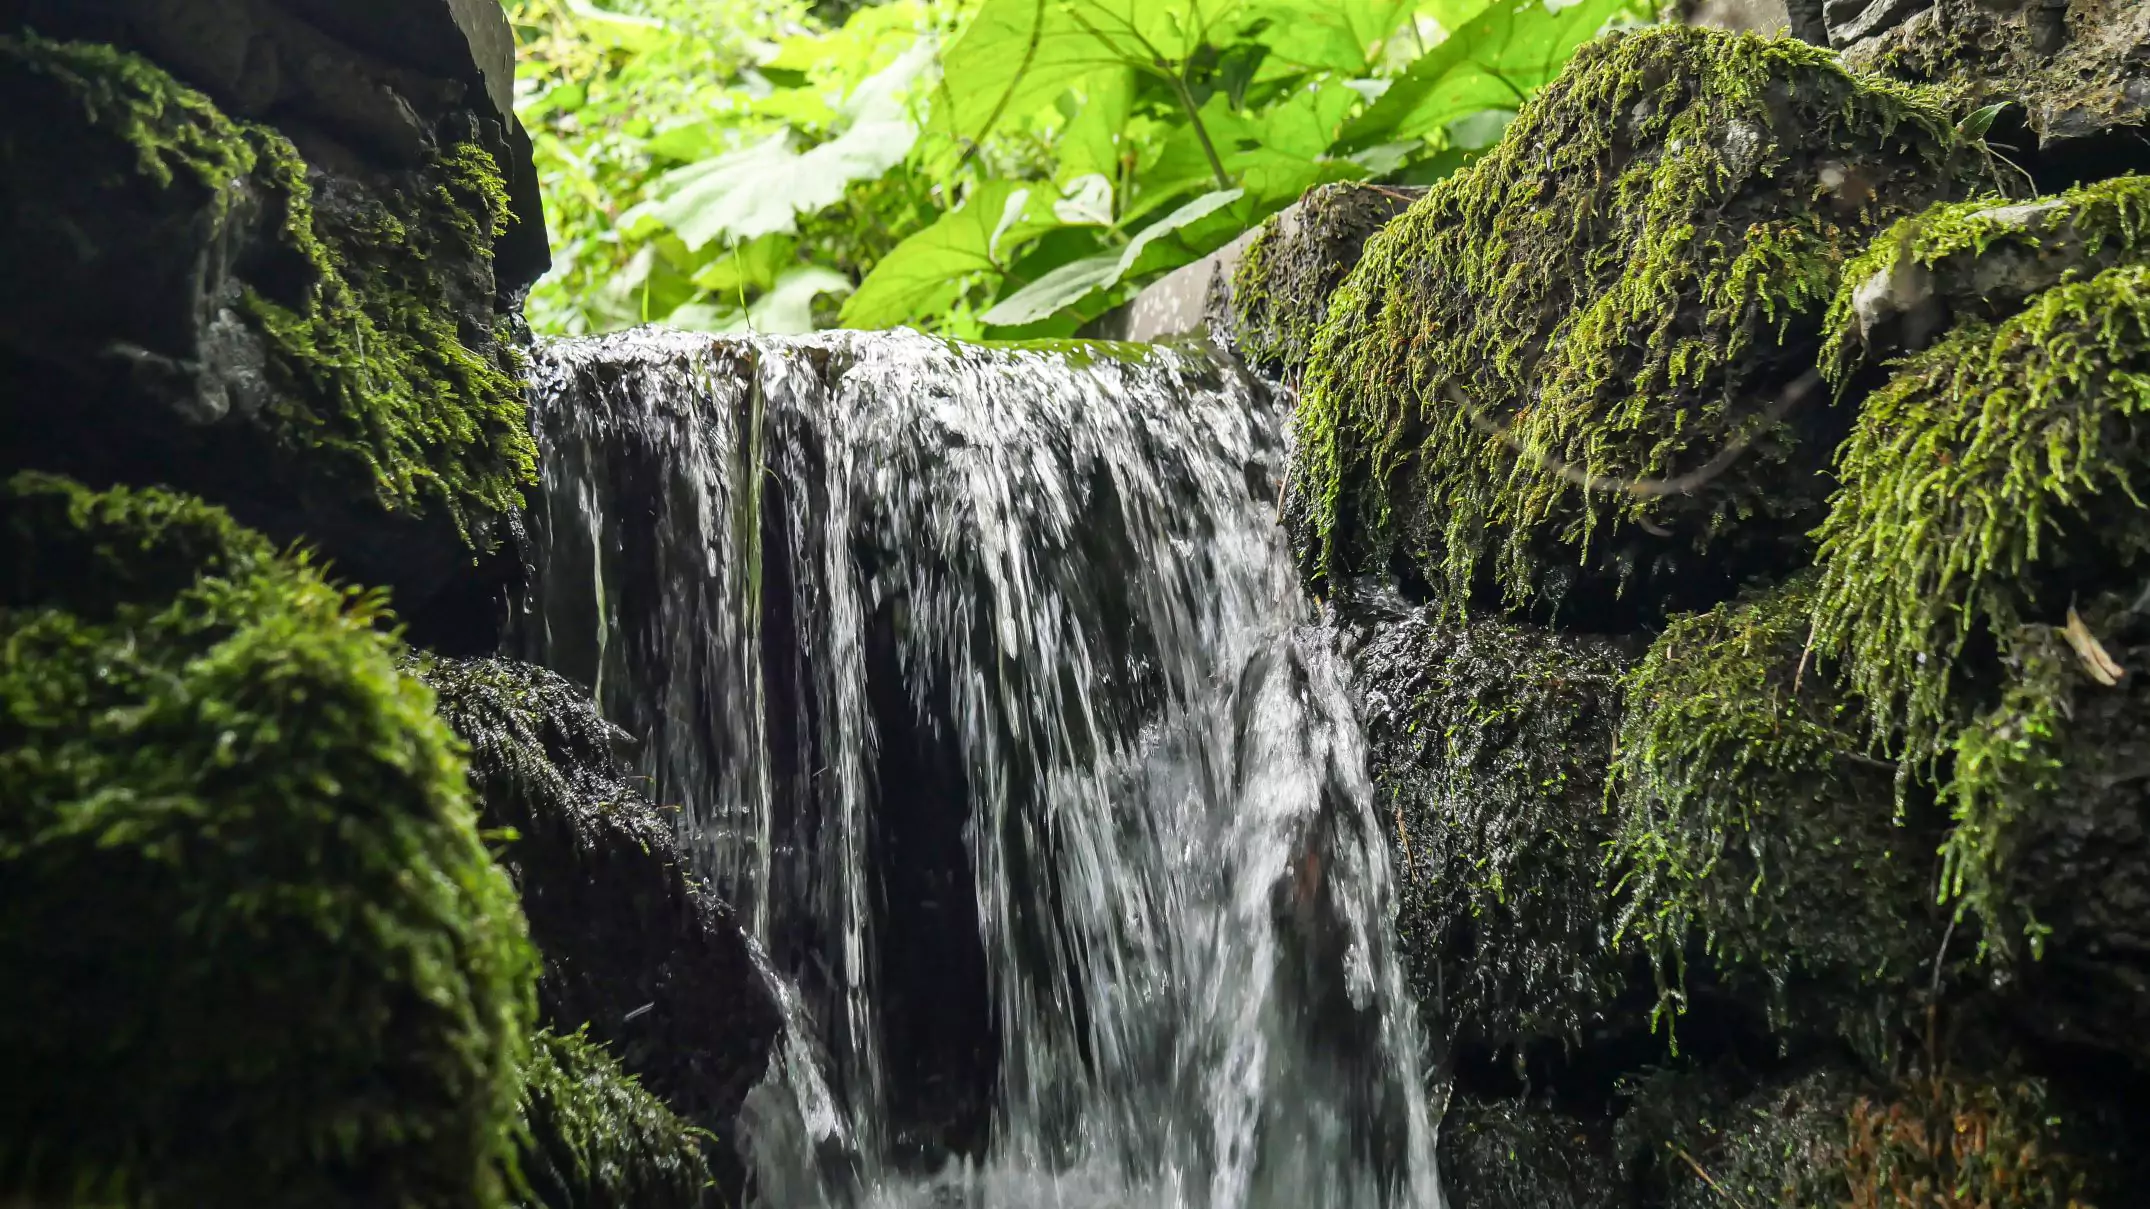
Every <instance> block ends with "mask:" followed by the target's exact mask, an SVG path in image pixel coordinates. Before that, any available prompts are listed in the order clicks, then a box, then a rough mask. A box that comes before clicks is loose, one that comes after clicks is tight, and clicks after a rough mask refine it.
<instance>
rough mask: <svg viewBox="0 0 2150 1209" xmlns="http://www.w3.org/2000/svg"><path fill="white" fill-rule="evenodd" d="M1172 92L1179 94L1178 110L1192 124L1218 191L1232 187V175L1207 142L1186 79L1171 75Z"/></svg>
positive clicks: (1207, 130)
mask: <svg viewBox="0 0 2150 1209" xmlns="http://www.w3.org/2000/svg"><path fill="white" fill-rule="evenodd" d="M1167 78H1169V79H1170V80H1171V81H1172V90H1173V91H1174V92H1176V93H1178V94H1179V98H1180V108H1182V109H1184V110H1186V111H1187V120H1188V121H1190V122H1192V123H1194V137H1195V138H1196V140H1198V141H1199V142H1200V143H1201V144H1202V154H1203V155H1206V156H1208V157H1209V170H1210V172H1211V173H1212V174H1213V175H1215V176H1216V178H1217V187H1218V188H1219V189H1229V188H1231V187H1232V174H1231V173H1229V172H1226V171H1225V170H1224V161H1223V160H1222V159H1220V158H1218V156H1217V145H1216V144H1215V143H1212V142H1210V141H1209V127H1207V126H1204V125H1203V124H1202V114H1201V113H1200V111H1199V107H1197V106H1196V105H1195V103H1194V93H1193V92H1191V91H1189V90H1188V88H1187V79H1186V77H1184V76H1182V75H1179V74H1178V73H1176V72H1175V73H1172V74H1170V75H1169V76H1168V77H1167Z"/></svg>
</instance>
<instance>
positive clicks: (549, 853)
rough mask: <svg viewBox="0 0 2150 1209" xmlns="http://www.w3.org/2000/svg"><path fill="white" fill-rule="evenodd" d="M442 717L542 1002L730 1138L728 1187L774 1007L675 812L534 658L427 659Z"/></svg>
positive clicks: (597, 720)
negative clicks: (521, 920) (642, 783)
mask: <svg viewBox="0 0 2150 1209" xmlns="http://www.w3.org/2000/svg"><path fill="white" fill-rule="evenodd" d="M420 670H421V674H422V675H423V676H424V678H425V679H426V680H427V681H428V682H429V683H430V684H432V686H433V687H434V689H435V690H436V691H437V692H438V694H439V696H440V711H441V715H442V716H443V717H444V718H446V719H447V721H448V723H449V725H450V726H452V727H454V729H455V730H456V732H457V733H458V734H460V735H461V736H462V737H463V739H464V740H465V742H467V743H468V744H469V746H470V753H471V754H470V769H471V783H472V787H473V788H474V789H475V790H476V793H477V799H478V802H479V806H480V810H481V820H482V822H483V823H484V824H485V825H486V826H487V827H492V828H505V829H511V830H512V831H513V832H514V838H513V839H510V840H507V841H505V843H504V844H503V845H502V851H501V855H502V859H503V861H504V862H505V863H506V864H507V866H508V869H509V872H510V873H511V874H512V875H513V876H514V878H515V882H516V886H517V888H518V889H519V890H520V891H521V893H522V901H523V911H524V913H525V914H526V915H527V916H528V917H529V920H530V934H531V938H532V939H533V940H534V941H535V942H536V943H537V947H538V950H539V952H540V953H541V954H542V955H543V957H544V963H545V965H544V973H543V976H542V977H541V979H540V980H539V983H538V1002H539V1010H540V1013H541V1015H542V1016H543V1017H544V1019H545V1020H546V1021H547V1022H548V1023H549V1024H550V1025H551V1026H552V1027H553V1028H555V1029H556V1030H559V1031H562V1032H572V1031H574V1030H576V1029H578V1028H583V1027H585V1026H586V1027H587V1029H588V1031H589V1035H590V1037H591V1038H592V1039H593V1040H595V1041H599V1042H602V1043H603V1044H604V1045H606V1046H607V1047H608V1048H610V1049H611V1051H612V1052H613V1053H615V1054H616V1055H618V1057H619V1060H620V1063H621V1065H622V1066H624V1067H625V1068H626V1069H627V1070H628V1071H630V1072H632V1073H633V1074H634V1075H635V1076H636V1077H637V1078H638V1079H639V1080H640V1083H641V1085H642V1086H643V1087H646V1088H647V1089H648V1090H649V1091H650V1092H651V1093H653V1094H655V1095H656V1096H658V1097H659V1098H660V1099H662V1100H663V1101H664V1102H665V1103H666V1104H668V1105H670V1106H671V1107H672V1108H673V1109H674V1110H675V1111H677V1112H678V1113H680V1114H681V1115H682V1116H684V1117H686V1118H688V1119H689V1120H692V1121H693V1122H695V1123H696V1124H697V1125H699V1126H701V1127H702V1128H704V1129H706V1130H709V1131H710V1132H712V1133H714V1134H716V1135H717V1136H719V1137H721V1138H723V1139H725V1144H724V1145H723V1146H722V1147H721V1148H717V1149H714V1150H712V1152H711V1162H712V1166H713V1167H715V1169H716V1171H717V1175H718V1176H719V1178H720V1180H721V1181H722V1182H723V1183H724V1184H725V1185H726V1187H727V1188H729V1189H731V1190H732V1191H734V1192H736V1191H737V1187H738V1181H739V1179H740V1178H741V1172H740V1170H739V1167H738V1161H737V1154H736V1152H735V1150H734V1148H733V1147H732V1145H731V1138H732V1132H733V1120H734V1118H735V1116H736V1115H737V1114H738V1111H739V1106H740V1104H741V1102H742V1101H743V1100H744V1099H745V1097H746V1094H747V1092H748V1091H749V1090H750V1089H751V1088H752V1087H753V1085H754V1084H755V1082H756V1081H758V1080H759V1079H760V1078H761V1077H762V1075H763V1073H764V1072H765V1071H766V1070H767V1069H768V1065H769V1052H770V1047H771V1046H772V1044H773V1043H774V1040H775V1037H776V1034H777V1030H778V1028H779V1023H780V1021H779V1016H778V1008H777V1005H776V1003H775V1001H774V999H773V998H772V997H771V994H770V991H769V988H768V985H767V983H766V982H765V981H764V979H763V977H762V975H761V974H760V973H759V972H758V971H757V970H756V968H755V964H754V959H753V955H752V953H751V952H750V950H749V947H748V943H749V942H748V941H747V938H746V936H745V935H744V934H743V933H742V932H741V930H740V927H739V921H738V919H737V917H736V916H734V915H733V913H732V911H731V908H729V907H728V906H726V905H725V904H723V903H722V902H721V901H719V900H718V899H717V898H716V896H715V895H713V894H712V893H710V892H709V891H708V890H707V889H706V888H704V887H703V886H702V885H701V884H700V883H699V882H698V881H697V880H696V879H695V878H694V877H693V876H692V874H691V873H690V871H689V869H688V867H687V862H686V860H685V859H684V858H683V856H682V854H681V852H680V850H679V843H678V840H677V838H676V837H677V828H676V822H675V820H674V819H673V818H672V817H671V816H670V815H669V814H667V813H665V812H662V811H659V810H658V809H657V808H656V807H654V806H652V805H651V804H650V802H649V799H648V798H646V797H645V796H644V795H643V794H642V792H641V791H640V790H638V789H637V788H635V786H634V785H633V783H632V782H631V781H630V780H629V779H628V776H627V773H626V769H625V768H624V767H623V766H622V763H621V761H620V760H619V758H618V757H617V756H616V755H615V753H614V744H615V741H616V740H617V739H618V738H619V737H620V732H619V731H618V729H617V728H615V727H613V726H612V725H610V724H609V723H607V722H606V721H605V720H604V718H602V717H601V716H599V714H598V712H597V706H596V703H595V702H593V701H592V700H591V699H590V696H589V694H587V693H585V692H583V691H581V690H580V689H578V688H576V687H575V686H574V685H572V684H570V683H569V682H568V681H566V680H564V679H562V678H561V677H559V676H557V675H554V674H553V673H551V672H548V671H546V670H544V669H542V668H538V667H534V666H531V665H529V664H521V663H513V662H509V661H506V660H500V659H478V660H453V659H427V660H425V661H423V662H422V663H421V665H420Z"/></svg>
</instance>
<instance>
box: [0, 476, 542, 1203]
mask: <svg viewBox="0 0 2150 1209" xmlns="http://www.w3.org/2000/svg"><path fill="white" fill-rule="evenodd" d="M0 567H4V568H5V571H4V573H0V801H4V802H5V803H6V808H5V809H4V810H0V979H4V981H5V984H6V986H7V993H6V994H5V995H0V1066H4V1067H5V1069H6V1070H7V1072H8V1074H7V1084H8V1091H7V1095H6V1096H5V1097H0V1202H4V1203H7V1204H10V1205H15V1204H39V1205H45V1204H53V1205H59V1204H66V1205H74V1204H84V1203H94V1204H99V1205H127V1206H139V1205H148V1204H176V1205H203V1206H237V1205H258V1206H268V1207H272V1209H300V1207H302V1206H305V1207H313V1209H319V1207H323V1206H328V1207H334V1206H345V1207H348V1209H374V1207H378V1206H381V1205H409V1206H427V1207H433V1209H494V1207H496V1206H498V1205H499V1204H500V1203H501V1199H502V1197H503V1195H504V1192H505V1189H506V1187H507V1160H508V1158H509V1154H510V1149H511V1131H512V1126H513V1122H514V1106H515V1096H516V1090H517V1078H516V1068H517V1065H518V1064H519V1063H520V1061H521V1058H522V1054H523V1051H524V1046H525V1041H526V1030H527V1029H528V1026H529V1018H530V1015H531V1006H532V1005H531V983H532V978H533V975H534V973H535V969H536V962H535V960H534V956H533V954H532V953H531V951H530V946H529V942H528V940H527V938H526V936H525V933H524V927H523V920H522V917H521V915H520V913H519V912H518V911H517V910H516V907H515V899H514V893H513V889H512V887H511V886H510V885H509V883H508V879H507V877H506V876H505V875H503V874H502V872H501V871H500V870H499V868H498V867H497V866H495V865H494V863H493V861H492V859H491V856H490V854H489V853H488V852H487V850H486V847H485V845H484V843H483V842H482V841H481V840H480V838H479V833H478V827H477V819H476V816H475V814H474V813H473V811H472V810H471V806H470V799H469V790H468V788H467V787H466V785H465V784H464V780H463V775H462V765H461V762H460V760H459V759H458V758H457V754H456V745H455V740H454V737H453V736H452V735H451V734H450V733H449V731H448V728H447V727H445V726H444V725H442V724H441V722H440V720H439V719H438V718H437V717H436V716H435V715H434V713H433V708H432V694H431V693H429V692H428V691H427V690H426V688H425V686H424V685H422V684H420V683H419V682H418V681H416V680H415V679H413V678H410V677H408V676H406V675H404V674H403V673H401V672H400V671H399V670H398V668H397V655H398V652H399V649H400V644H399V643H397V642H396V641H395V640H394V639H393V638H392V637H390V636H389V635H388V634H386V633H385V632H384V631H383V630H382V629H381V628H380V626H379V623H380V621H381V611H380V602H379V600H378V598H377V597H370V596H363V595H353V594H351V593H348V592H345V591H343V590H341V589H339V588H336V587H334V586H332V585H330V584H329V583H327V582H325V581H324V580H323V578H322V576H321V573H320V571H319V569H318V568H316V567H314V566H311V565H309V564H308V563H307V562H306V561H305V560H304V559H302V558H296V557H290V556H284V555H280V554H278V553H277V552H276V549H275V547H274V546H272V545H271V543H270V542H269V541H268V540H267V539H266V538H264V537H262V536H261V535H259V534H257V533H253V532H250V531H248V530H246V529H244V528H241V527H239V526H238V525H236V524H234V523H233V522H232V520H231V518H230V517H229V516H228V515H227V514H226V513H224V512H223V511H222V510H221V509H217V508H213V507H210V506H208V505H205V504H203V503H201V502H200V501H198V500H194V499H190V498H188V497H184V496H178V495H174V494H171V493H168V492H163V491H158V490H141V491H128V490H118V491H111V492H104V493H93V492H90V491H87V490H85V489H83V488H81V487H79V486H77V485H74V484H72V483H69V482H66V481H64V480H60V479H55V478H50V477H44V476H34V475H22V476H17V477H16V478H15V479H13V480H12V481H11V482H10V483H9V484H8V485H7V487H6V488H5V489H4V491H0ZM78 1198H87V1199H78Z"/></svg>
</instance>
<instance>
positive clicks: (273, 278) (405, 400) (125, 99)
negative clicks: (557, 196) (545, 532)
mask: <svg viewBox="0 0 2150 1209" xmlns="http://www.w3.org/2000/svg"><path fill="white" fill-rule="evenodd" d="M0 72H8V73H12V74H16V75H19V76H22V77H25V78H29V79H32V80H35V81H38V82H39V87H41V88H44V89H46V90H49V91H50V92H52V93H54V94H56V95H58V96H61V97H64V98H68V99H69V100H70V101H71V102H72V103H73V105H74V106H75V107H76V108H78V109H79V114H80V118H79V120H80V122H81V125H82V130H81V133H80V137H81V138H82V139H83V140H85V141H86V142H89V143H91V144H92V145H94V143H95V141H98V140H116V141H117V142H118V143H120V144H121V145H123V146H125V147H127V148H130V149H131V158H132V160H133V161H134V163H135V165H136V167H137V170H138V173H139V180H138V182H136V183H135V186H134V187H145V188H149V189H154V190H160V191H161V190H171V189H178V188H188V189H199V190H207V191H208V192H209V193H210V194H211V195H213V196H214V197H216V198H220V199H223V200H221V201H220V202H219V203H218V204H217V206H216V209H215V212H216V213H217V214H219V215H228V214H229V213H231V212H232V208H233V207H234V206H236V205H237V204H238V202H239V201H240V200H241V199H245V200H246V201H247V202H248V204H249V207H250V208H251V209H258V210H259V211H260V212H261V213H262V214H263V215H264V216H265V221H266V222H267V223H268V224H269V226H270V227H271V229H272V230H273V231H274V234H273V236H271V237H270V239H269V242H271V243H272V244H280V245H281V248H280V252H279V254H278V255H276V256H257V257H252V258H250V260H249V261H248V262H247V263H244V264H242V265H241V266H240V269H239V272H240V276H241V278H242V280H243V282H244V287H245V288H244V294H243V298H240V299H234V300H233V301H234V302H236V303H237V304H238V307H237V309H238V310H239V311H240V312H241V313H242V314H243V316H244V318H245V319H246V321H247V322H249V323H250V324H251V325H252V326H253V327H254V328H255V329H256V330H257V331H258V332H259V333H260V334H261V335H262V336H263V337H265V338H266V340H267V343H268V346H269V350H270V354H269V364H268V366H267V367H266V368H267V372H268V378H269V383H270V385H271V386H272V387H273V391H272V394H273V400H272V402H271V403H270V404H269V406H268V407H267V408H266V409H265V412H266V414H264V415H263V416H261V417H259V418H258V419H257V422H259V423H262V424H263V425H264V426H265V428H266V429H267V430H268V435H269V436H270V438H271V439H272V441H273V442H274V444H275V445H276V446H278V447H279V448H280V449H281V450H282V451H283V452H285V453H286V454H288V455H289V456H290V457H292V458H293V459H294V461H295V462H296V464H300V465H306V466H309V467H313V466H318V467H320V469H321V470H322V471H323V472H325V473H326V474H327V475H328V476H330V477H331V478H334V479H337V480H341V481H343V482H345V483H348V484H349V485H351V486H352V487H354V488H356V489H357V490H359V491H361V492H370V493H372V494H373V495H374V496H376V497H377V498H378V499H379V501H380V503H381V504H382V506H383V507H385V508H388V509H391V510H396V511H408V512H414V511H420V510H423V509H426V508H437V509H440V510H442V511H443V512H445V513H446V514H447V515H448V516H449V517H450V518H451V519H452V520H453V521H454V523H455V524H456V525H457V526H458V528H459V529H460V530H461V531H462V532H463V533H464V534H465V536H466V537H469V536H471V535H472V533H473V531H474V529H475V528H476V527H477V525H478V522H480V521H481V520H483V519H487V518H490V517H492V516H495V515H497V514H501V513H506V512H509V511H512V510H514V509H517V508H519V507H520V506H521V497H520V488H521V485H522V484H524V483H526V482H529V481H531V479H532V475H533V467H534V464H535V454H534V450H533V446H532V443H531V438H530V435H529V432H528V427H527V420H526V409H525V403H524V397H523V386H522V383H521V381H520V380H519V378H518V376H517V374H518V370H519V363H518V362H517V360H516V357H515V354H514V353H513V352H512V351H510V349H509V348H508V346H507V345H506V344H505V343H503V342H502V341H500V340H499V339H498V338H497V337H496V336H495V335H494V333H493V332H492V331H491V330H490V329H491V327H492V326H493V325H494V324H495V323H496V322H497V318H496V316H495V315H494V313H493V300H492V296H491V284H490V277H491V274H490V266H491V263H492V244H493V240H494V239H495V238H496V237H497V236H498V234H499V233H500V232H501V231H502V230H503V229H504V227H505V223H506V221H507V202H506V197H505V193H504V189H503V185H502V183H501V180H500V174H499V171H498V169H497V167H496V166H495V165H494V164H493V163H492V161H491V158H490V157H489V156H488V155H487V154H486V153H485V152H484V151H483V150H482V149H480V148H478V147H477V146H476V145H474V144H470V143H463V144H455V145H451V146H449V147H448V148H446V149H445V150H443V151H441V152H440V153H439V154H438V155H437V156H436V158H435V160H434V162H432V163H430V164H428V165H426V166H425V167H424V168H422V169H420V170H418V171H415V172H412V173H406V174H402V175H401V176H399V177H396V178H393V179H390V178H382V180H381V181H379V182H377V187H376V188H372V189H365V190H362V189H358V188H355V187H351V186H348V185H344V186H338V187H336V188H334V189H333V190H330V191H329V193H327V194H323V193H319V192H317V190H316V187H315V183H314V181H313V180H312V179H310V178H309V175H308V172H307V168H306V165H305V163H304V162H303V161H302V160H301V159H300V157H299V155H298V152H297V150H296V149H295V148H293V146H292V145H291V143H290V141H289V140H287V139H285V138H284V137H283V136H282V135H280V134H278V133H276V132H275V131H273V130H270V129H268V128H267V127H263V126H255V125H243V124H239V123H235V122H233V121H231V120H230V119H229V118H227V117H225V116H224V115H223V114H221V113H219V112H218V111H217V109H216V107H215V106H214V105H213V104H212V103H211V102H210V101H209V100H208V99H207V98H206V97H204V96H202V95H201V94H200V93H198V92H195V91H193V90H192V89H189V88H187V87H185V86H183V85H181V84H179V83H178V82H177V81H175V80H173V79H172V78H171V77H170V76H169V75H167V74H165V73H164V72H163V71H162V70H160V69H158V68H157V67H155V66H154V65H152V64H150V63H148V62H147V61H145V60H142V59H140V58H137V57H135V56H132V55H128V54H125V53H122V52H119V51H115V50H113V49H112V48H110V47H106V46H100V45H95V44H86V43H54V42H48V41H44V40H41V39H38V38H37V37H35V36H34V35H26V36H24V37H22V38H19V39H17V38H0ZM112 185H113V187H127V186H128V182H124V181H120V182H112ZM251 209H250V212H251ZM230 237H232V238H236V237H237V236H236V235H233V236H230ZM217 301H218V302H220V303H221V302H222V301H223V300H221V299H219V300H217Z"/></svg>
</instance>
